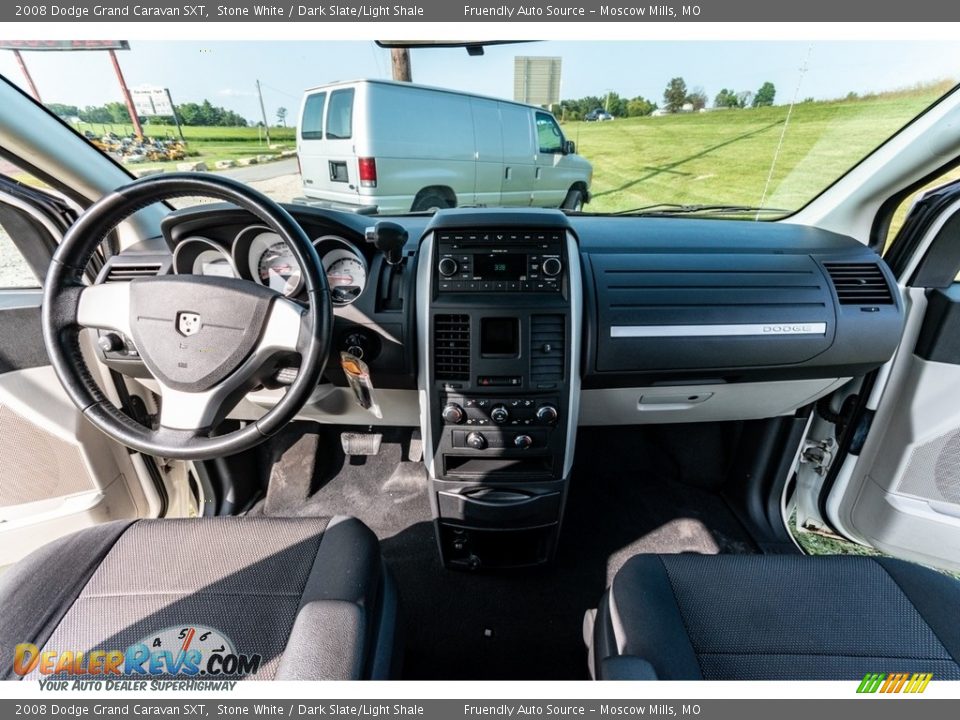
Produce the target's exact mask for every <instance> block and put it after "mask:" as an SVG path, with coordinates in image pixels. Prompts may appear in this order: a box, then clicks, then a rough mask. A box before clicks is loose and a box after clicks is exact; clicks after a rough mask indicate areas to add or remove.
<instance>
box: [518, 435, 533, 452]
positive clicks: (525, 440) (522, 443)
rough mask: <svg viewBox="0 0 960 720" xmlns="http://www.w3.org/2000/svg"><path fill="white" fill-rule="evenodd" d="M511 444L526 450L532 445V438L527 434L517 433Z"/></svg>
mask: <svg viewBox="0 0 960 720" xmlns="http://www.w3.org/2000/svg"><path fill="white" fill-rule="evenodd" d="M513 444H514V445H515V446H516V447H518V448H520V449H521V450H526V449H527V448H528V447H532V446H533V438H532V437H530V436H529V435H517V436H516V437H515V438H514V439H513Z"/></svg>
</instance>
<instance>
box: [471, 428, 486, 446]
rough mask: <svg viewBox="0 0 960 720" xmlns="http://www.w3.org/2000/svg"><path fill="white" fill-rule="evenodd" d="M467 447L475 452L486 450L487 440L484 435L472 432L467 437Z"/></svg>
mask: <svg viewBox="0 0 960 720" xmlns="http://www.w3.org/2000/svg"><path fill="white" fill-rule="evenodd" d="M467 447H472V448H473V449H474V450H486V449H487V439H486V438H485V437H484V436H483V433H478V432H472V433H470V434H469V435H467Z"/></svg>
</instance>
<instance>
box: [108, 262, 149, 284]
mask: <svg viewBox="0 0 960 720" xmlns="http://www.w3.org/2000/svg"><path fill="white" fill-rule="evenodd" d="M159 274H160V263H136V264H129V265H128V264H126V263H112V264H111V265H110V270H109V271H108V272H107V277H106V279H105V280H104V282H108V283H109V282H130V281H131V280H136V279H137V278H142V277H154V276H156V275H159Z"/></svg>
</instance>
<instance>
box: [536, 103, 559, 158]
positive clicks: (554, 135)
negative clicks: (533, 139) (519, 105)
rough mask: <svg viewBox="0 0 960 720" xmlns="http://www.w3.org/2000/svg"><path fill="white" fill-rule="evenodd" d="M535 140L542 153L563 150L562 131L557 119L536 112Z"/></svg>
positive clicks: (555, 152)
mask: <svg viewBox="0 0 960 720" xmlns="http://www.w3.org/2000/svg"><path fill="white" fill-rule="evenodd" d="M537 142H538V144H539V145H540V152H542V153H553V154H554V155H556V154H557V153H562V152H563V133H562V132H560V126H559V125H557V121H556V120H554V119H553V118H552V117H550V116H549V115H547V114H546V113H539V112H538V113H537Z"/></svg>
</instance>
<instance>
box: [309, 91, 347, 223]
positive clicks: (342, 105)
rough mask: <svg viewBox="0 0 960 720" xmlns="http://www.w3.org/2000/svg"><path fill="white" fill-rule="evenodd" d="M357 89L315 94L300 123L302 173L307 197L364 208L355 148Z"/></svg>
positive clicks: (311, 97) (310, 97)
mask: <svg viewBox="0 0 960 720" xmlns="http://www.w3.org/2000/svg"><path fill="white" fill-rule="evenodd" d="M355 96H356V88H353V87H343V88H335V89H330V90H326V91H323V92H317V93H312V94H310V95H308V96H307V98H306V99H305V100H304V104H303V112H302V115H301V122H300V147H299V157H300V172H301V174H302V176H303V191H304V194H306V195H307V197H313V198H319V199H321V200H328V201H331V202H338V203H346V204H348V205H360V204H362V203H361V200H360V190H359V188H360V177H359V164H358V161H357V156H356V153H355V152H354V147H353V116H354V100H355Z"/></svg>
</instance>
